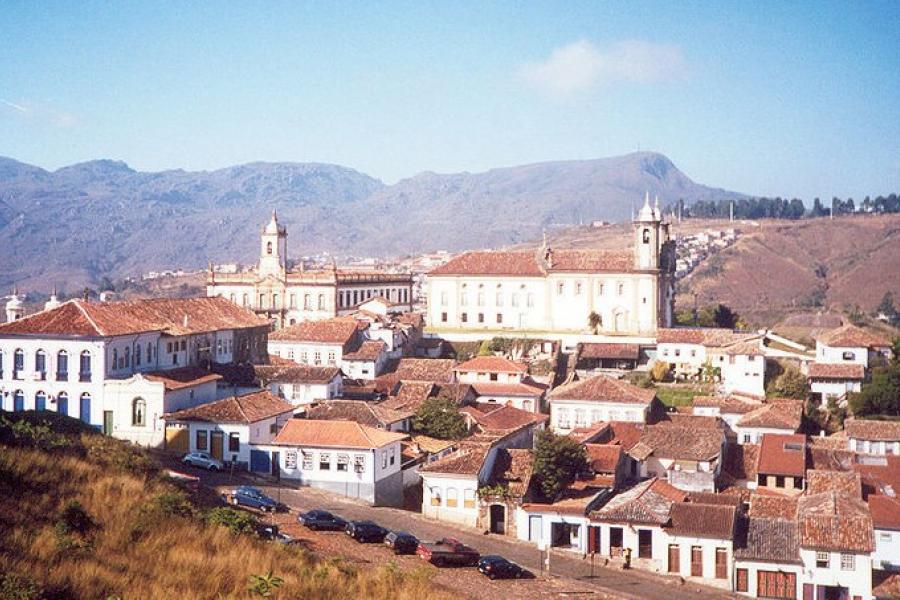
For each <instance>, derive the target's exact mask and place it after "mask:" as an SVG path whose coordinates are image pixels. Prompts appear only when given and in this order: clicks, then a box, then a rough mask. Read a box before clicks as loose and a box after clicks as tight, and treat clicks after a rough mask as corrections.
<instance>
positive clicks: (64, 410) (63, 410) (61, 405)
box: [56, 392, 69, 415]
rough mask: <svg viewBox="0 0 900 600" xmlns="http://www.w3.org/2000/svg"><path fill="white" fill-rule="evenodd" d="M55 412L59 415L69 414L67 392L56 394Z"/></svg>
mask: <svg viewBox="0 0 900 600" xmlns="http://www.w3.org/2000/svg"><path fill="white" fill-rule="evenodd" d="M56 412H58V413H59V414H61V415H68V414H69V394H67V393H65V392H60V393H58V394H57V395H56Z"/></svg>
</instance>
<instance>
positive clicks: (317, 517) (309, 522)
mask: <svg viewBox="0 0 900 600" xmlns="http://www.w3.org/2000/svg"><path fill="white" fill-rule="evenodd" d="M297 522H298V523H300V524H301V525H304V526H306V527H308V528H310V529H313V530H318V529H326V530H330V531H341V530H342V529H344V528H345V527H346V526H347V521H345V520H343V519H342V518H340V517H337V516H335V515H333V514H331V513H330V512H328V511H327V510H310V511H308V512H305V513H300V514H299V515H297Z"/></svg>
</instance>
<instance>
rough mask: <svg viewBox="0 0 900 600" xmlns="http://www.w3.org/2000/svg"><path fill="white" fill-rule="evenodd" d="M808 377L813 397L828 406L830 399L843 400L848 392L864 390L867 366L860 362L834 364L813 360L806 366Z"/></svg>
mask: <svg viewBox="0 0 900 600" xmlns="http://www.w3.org/2000/svg"><path fill="white" fill-rule="evenodd" d="M806 378H807V380H808V381H809V390H810V392H812V394H813V398H817V399H818V400H819V404H820V406H821V407H823V408H826V407H827V406H828V402H829V401H830V400H834V401H837V402H843V401H844V400H846V399H847V394H849V393H852V392H859V391H860V390H862V383H863V380H864V379H865V378H866V368H865V367H864V366H863V365H861V364H859V363H847V364H832V363H819V362H812V363H809V364H808V365H807V366H806Z"/></svg>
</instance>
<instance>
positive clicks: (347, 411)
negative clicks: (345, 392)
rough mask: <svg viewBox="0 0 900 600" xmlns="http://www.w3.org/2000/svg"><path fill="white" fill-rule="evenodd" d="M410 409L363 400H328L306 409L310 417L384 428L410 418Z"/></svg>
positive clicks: (307, 415)
mask: <svg viewBox="0 0 900 600" xmlns="http://www.w3.org/2000/svg"><path fill="white" fill-rule="evenodd" d="M412 414H413V413H412V412H410V411H405V412H403V411H397V410H391V409H387V408H384V407H380V406H378V405H377V404H370V403H368V402H363V401H362V400H327V401H325V402H322V403H321V404H318V405H316V406H313V407H311V408H308V409H306V417H307V418H308V419H314V420H322V421H354V422H356V423H360V424H362V425H367V426H369V427H376V428H382V427H386V426H388V425H390V424H391V423H396V422H397V421H402V420H403V419H408V418H410V417H411V416H412Z"/></svg>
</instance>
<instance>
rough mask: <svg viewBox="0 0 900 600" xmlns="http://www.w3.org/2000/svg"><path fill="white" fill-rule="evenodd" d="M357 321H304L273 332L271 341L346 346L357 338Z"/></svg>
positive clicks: (342, 318)
mask: <svg viewBox="0 0 900 600" xmlns="http://www.w3.org/2000/svg"><path fill="white" fill-rule="evenodd" d="M356 332H357V324H356V320H355V319H351V318H347V317H338V318H335V319H324V320H322V321H303V322H302V323H298V324H296V325H291V326H290V327H285V328H284V329H279V330H277V331H273V332H272V333H270V334H269V340H271V341H278V342H310V343H318V344H337V345H340V346H344V345H346V344H349V343H350V342H351V341H353V340H354V339H355V338H356Z"/></svg>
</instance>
